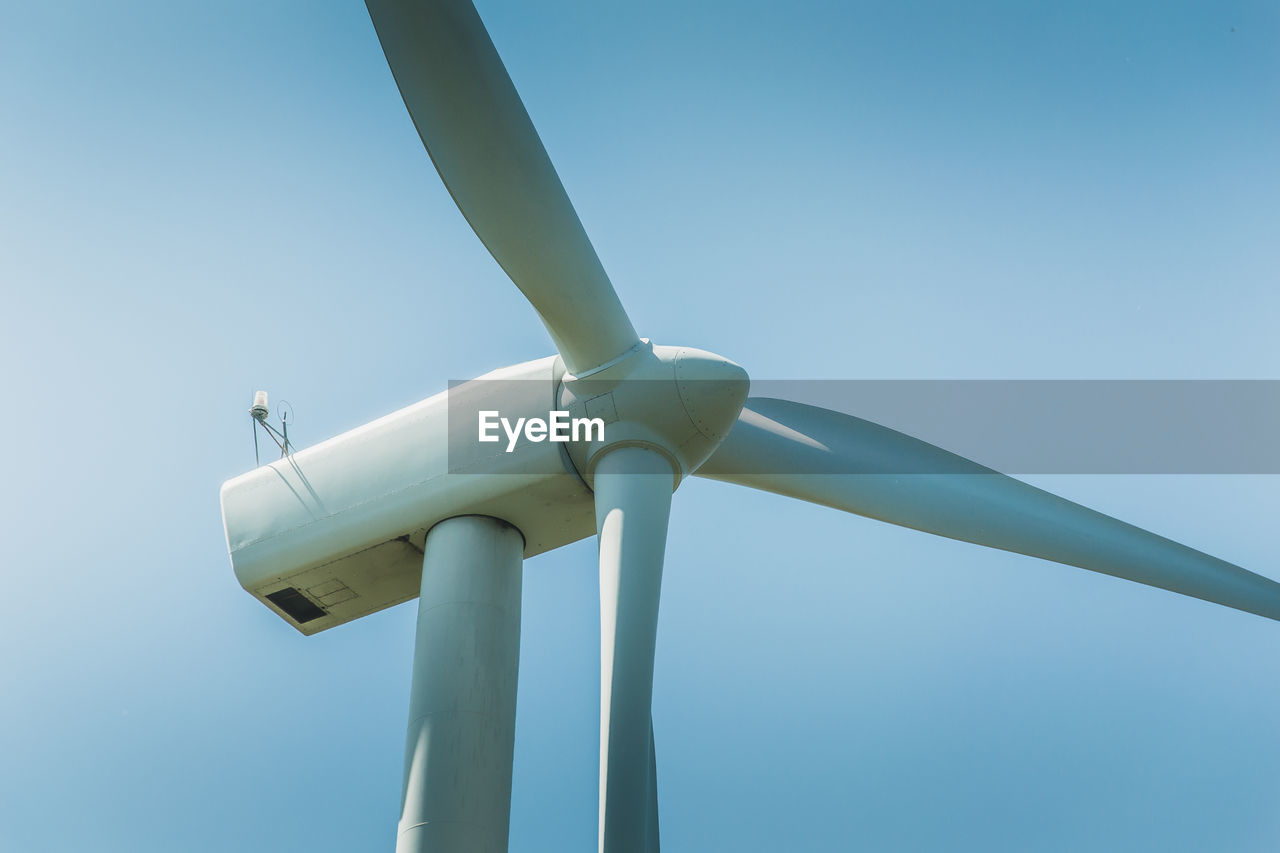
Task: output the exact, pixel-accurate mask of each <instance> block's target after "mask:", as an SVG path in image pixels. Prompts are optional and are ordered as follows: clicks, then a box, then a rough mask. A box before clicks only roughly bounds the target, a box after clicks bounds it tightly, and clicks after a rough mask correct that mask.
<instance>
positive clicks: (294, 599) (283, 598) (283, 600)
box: [267, 586, 327, 625]
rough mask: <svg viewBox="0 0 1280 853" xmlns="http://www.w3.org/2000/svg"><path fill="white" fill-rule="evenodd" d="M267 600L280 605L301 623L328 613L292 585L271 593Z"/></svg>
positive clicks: (286, 613) (295, 620) (288, 614)
mask: <svg viewBox="0 0 1280 853" xmlns="http://www.w3.org/2000/svg"><path fill="white" fill-rule="evenodd" d="M267 601H270V602H271V603H272V604H274V605H275V606H276V607H279V608H280V609H281V610H283V611H284V612H285V615H287V616H288V617H289V618H290V619H292V620H293V621H294V622H297V623H298V624H299V625H302V624H304V623H306V622H310V621H311V620H313V619H319V618H320V617H321V616H325V615H327V614H326V613H325V612H324V611H323V610H321V609H320V608H319V607H318V606H317V605H316V603H315V602H314V601H312V600H311V599H309V598H307V597H306V596H305V595H303V594H302V593H301V592H300V591H299V590H296V589H294V588H293V587H291V586H287V587H285V588H284V589H282V590H280V591H279V592H273V593H271V594H270V595H268V596H267Z"/></svg>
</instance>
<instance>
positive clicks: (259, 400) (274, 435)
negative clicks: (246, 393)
mask: <svg viewBox="0 0 1280 853" xmlns="http://www.w3.org/2000/svg"><path fill="white" fill-rule="evenodd" d="M276 413H277V415H279V417H280V429H276V428H275V427H273V426H272V425H271V424H269V423H267V417H268V416H269V415H270V414H271V407H270V406H268V405H267V392H266V391H255V392H253V405H252V406H250V407H249V417H250V418H251V419H252V420H253V463H254V465H255V466H260V465H262V457H261V455H260V454H259V452H258V428H259V427H261V428H262V429H264V430H266V433H267V435H268V436H270V438H271V440H272V441H274V442H275V443H276V446H277V447H279V448H280V458H281V459H283V458H284V457H286V456H288V455H289V451H290V450H291V449H292V446H291V445H290V444H289V416H290V415H291V414H293V406H291V405H290V404H289V401H288V400H281V401H280V405H279V407H278V409H277V412H276Z"/></svg>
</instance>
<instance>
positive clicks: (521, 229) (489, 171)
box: [366, 0, 638, 374]
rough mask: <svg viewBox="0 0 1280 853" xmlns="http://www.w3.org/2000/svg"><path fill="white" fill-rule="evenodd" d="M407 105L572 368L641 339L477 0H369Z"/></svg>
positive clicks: (458, 197) (452, 185) (470, 216)
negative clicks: (482, 16) (473, 3)
mask: <svg viewBox="0 0 1280 853" xmlns="http://www.w3.org/2000/svg"><path fill="white" fill-rule="evenodd" d="M366 5H367V6H368V8H369V16H370V17H371V18H372V19H373V26H374V29H375V30H376V31H377V33H378V39H379V41H381V42H382V49H383V52H384V53H385V54H386V57H387V63H388V64H389V65H390V66H391V72H392V74H393V75H394V76H395V80H396V84H397V85H398V86H399V87H400V94H401V96H403V98H404V102H405V106H407V107H408V108H409V114H410V116H412V118H413V123H414V125H415V126H416V127H417V129H418V135H419V136H421V137H422V142H423V144H425V145H426V147H427V151H428V153H429V154H430V155H431V160H432V162H434V163H435V166H436V170H437V171H438V172H439V173H440V177H441V179H442V180H443V181H444V183H445V186H446V187H448V189H449V192H450V193H451V194H452V195H453V200H454V201H455V202H456V203H457V205H458V208H459V209H460V210H461V211H462V214H463V216H465V217H466V219H467V222H469V223H470V224H471V227H472V229H473V230H474V231H475V232H476V235H477V236H478V237H479V238H480V240H481V242H483V243H484V245H485V247H486V248H487V249H488V250H489V252H490V253H491V254H492V255H493V257H494V259H495V260H496V261H497V262H498V264H499V266H501V267H502V269H503V270H504V271H505V272H506V273H507V275H509V276H510V277H511V280H512V281H514V282H515V284H516V286H517V287H519V288H520V290H521V292H523V293H524V295H525V297H526V298H527V299H528V300H529V301H530V302H531V303H532V304H533V307H534V309H535V310H536V311H537V312H538V315H539V316H540V317H541V318H542V322H543V323H544V324H545V325H546V327H547V331H549V332H550V333H551V337H552V339H553V340H554V341H555V344H556V348H557V349H559V351H560V354H561V355H562V356H563V357H564V361H565V365H566V366H567V367H568V369H569V371H570V372H571V373H575V374H577V373H581V372H584V371H586V370H589V369H590V368H593V367H596V366H598V365H601V364H604V363H606V362H608V361H610V360H612V359H614V358H616V357H617V356H618V355H620V354H621V353H623V352H626V351H627V350H628V349H630V348H631V347H633V346H635V344H636V343H637V341H638V338H637V336H636V332H635V329H634V328H633V327H632V325H631V320H630V319H628V317H627V314H626V311H624V310H623V308H622V303H621V302H620V301H619V300H618V295H617V293H615V292H614V290H613V285H612V284H611V283H610V282H609V277H608V276H607V275H606V274H605V271H604V267H603V266H602V265H601V263H600V259H599V258H598V257H597V256H596V252H595V249H594V248H593V247H592V245H591V241H590V240H589V239H587V234H586V231H584V230H583V227H582V223H581V222H580V221H579V220H578V214H577V213H576V212H574V209H573V205H572V204H571V203H570V202H569V196H568V195H567V194H566V193H565V190H564V187H563V186H562V185H561V183H560V178H559V176H558V175H556V170H555V167H554V166H552V165H551V159H550V158H549V157H548V156H547V152H546V150H545V149H544V148H543V146H542V141H541V140H540V139H539V138H538V133H537V131H536V130H534V128H533V122H531V121H530V120H529V115H528V113H527V112H525V108H524V104H523V103H522V102H521V101H520V96H519V95H518V94H517V93H516V88H515V85H514V84H513V83H512V82H511V78H510V77H509V76H508V75H507V70H506V68H505V67H503V64H502V60H501V59H500V58H499V57H498V53H497V51H496V50H495V49H494V46H493V42H492V41H490V39H489V34H488V32H487V31H486V30H485V28H484V24H483V23H482V22H481V20H480V16H479V15H478V14H477V13H476V10H475V7H474V6H473V5H472V4H471V3H470V2H469V0H367V2H366Z"/></svg>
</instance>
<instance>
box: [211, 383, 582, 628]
mask: <svg viewBox="0 0 1280 853" xmlns="http://www.w3.org/2000/svg"><path fill="white" fill-rule="evenodd" d="M562 372H563V367H562V366H561V363H560V362H559V360H558V359H557V358H555V357H551V358H545V359H541V360H539V361H532V362H527V363H525V364H520V365H516V366H513V367H509V368H504V369H502V370H498V371H494V372H493V373H489V374H486V375H485V376H482V377H480V378H479V379H476V380H472V381H471V382H467V383H463V384H461V385H458V386H455V387H453V388H451V389H450V390H449V391H447V392H445V393H442V394H437V395H436V396H434V397H430V398H428V399H426V400H423V401H422V402H420V403H415V404H414V405H412V406H409V407H408V408H405V409H401V410H400V411H398V412H395V413H393V414H390V415H387V416H386V417H384V418H381V419H379V420H376V421H373V422H372V423H369V424H366V425H365V426H362V427H359V428H357V429H353V430H351V431H350V432H346V433H343V434H342V435H339V436H337V437H335V438H332V439H329V440H328V441H325V442H322V443H320V444H317V445H315V446H314V447H309V448H307V449H305V450H300V451H297V452H295V453H293V454H291V455H289V456H287V457H285V458H283V459H280V460H279V461H276V462H272V463H271V464H269V465H264V466H262V467H260V468H257V469H255V470H253V471H250V472H249V473H247V474H243V475H241V476H239V477H236V478H234V479H232V480H228V481H227V482H226V483H224V484H223V486H222V494H221V497H222V519H223V525H224V527H225V529H226V534H227V548H228V550H229V551H230V553H231V563H232V566H233V568H234V569H235V573H236V578H237V579H238V580H239V581H240V584H241V586H243V587H244V588H245V589H246V590H248V591H249V592H251V593H252V594H253V595H255V596H256V597H257V598H258V599H260V600H261V601H262V602H263V603H264V604H267V605H268V606H269V607H271V608H272V609H274V610H275V611H277V612H278V613H280V615H282V616H284V617H285V618H286V621H289V623H290V624H292V625H294V626H295V627H296V628H297V629H298V630H299V631H301V632H302V633H304V634H314V633H317V632H319V631H323V630H325V629H327V628H332V627H333V626H335V625H340V624H342V623H343V622H349V621H351V620H352V619H357V618H359V617H361V616H365V615H367V614H369V613H373V612H374V611H377V610H381V609H383V608H385V607H390V606H392V605H394V604H399V603H400V602H402V601H407V600H409V599H411V598H413V597H414V596H416V595H417V594H418V589H419V583H420V579H421V571H422V543H423V541H424V539H425V537H426V533H427V530H428V529H430V528H431V527H432V526H433V525H434V524H436V523H437V522H439V521H443V520H444V519H446V518H450V517H453V516H457V515H487V516H492V517H494V518H500V519H502V520H504V521H507V522H509V523H510V524H512V525H514V526H515V527H516V528H517V529H519V530H520V532H521V534H522V535H523V536H524V540H525V550H524V555H525V556H526V557H531V556H533V555H535V554H540V553H542V552H544V551H549V550H551V549H553V548H558V547H560V546H561V545H566V544H568V543H570V542H575V541H577V540H579V539H583V538H585V537H587V536H591V535H593V534H594V533H595V518H594V513H593V506H592V495H591V491H590V490H589V489H588V488H587V487H586V485H585V484H584V483H583V481H582V479H581V478H580V477H579V476H578V474H577V473H576V471H575V469H574V467H573V465H572V463H571V462H570V461H569V457H568V455H567V453H566V451H565V445H563V444H558V443H552V442H530V441H527V440H521V441H520V442H518V443H517V444H516V446H515V448H514V449H513V450H512V451H511V452H507V451H506V442H505V441H504V442H498V443H493V444H481V443H479V442H477V441H476V429H477V420H478V412H479V411H481V410H486V409H496V410H499V411H501V412H502V413H503V414H504V415H508V416H511V417H540V418H546V417H547V415H548V412H549V411H551V410H553V409H555V407H556V405H555V404H556V388H557V384H558V382H559V378H560V375H561V374H562Z"/></svg>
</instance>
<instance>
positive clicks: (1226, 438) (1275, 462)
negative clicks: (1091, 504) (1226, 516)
mask: <svg viewBox="0 0 1280 853" xmlns="http://www.w3.org/2000/svg"><path fill="white" fill-rule="evenodd" d="M623 384H624V385H625V383H623ZM478 386H483V387H478ZM463 388H466V393H465V394H461V393H459V394H457V395H456V396H457V400H458V402H457V403H456V404H455V402H454V400H455V392H458V391H460V390H461V389H463ZM615 393H625V389H622V390H619V391H617V392H615ZM751 398H776V399H782V400H790V401H794V402H798V403H803V404H806V405H810V406H815V407H820V408H824V409H829V410H832V411H835V412H840V413H842V414H844V415H848V416H850V417H852V418H857V419H862V420H865V421H870V422H872V423H874V424H878V425H880V426H883V427H887V428H888V429H891V430H895V431H898V432H901V433H904V434H906V435H908V436H911V437H914V438H917V439H920V440H922V441H925V442H928V443H930V444H933V445H936V446H937V447H940V448H942V449H944V450H947V451H950V452H951V453H954V454H958V455H959V456H963V457H965V458H967V459H971V460H973V461H975V462H978V463H980V464H982V465H985V466H987V467H989V468H992V469H994V470H997V471H1001V472H1004V473H1008V474H1278V473H1280V447H1278V446H1277V440H1278V439H1280V380H828V379H822V380H815V379H788V380H755V381H753V382H752V383H751ZM506 400H511V401H513V404H512V405H511V406H509V407H506V408H509V409H510V411H511V412H512V413H513V414H516V415H520V416H526V415H527V414H528V412H530V411H532V410H534V409H538V410H539V411H541V410H542V409H545V410H546V411H545V412H543V414H542V416H543V417H546V416H547V415H548V414H549V413H550V411H552V410H553V408H554V403H555V390H554V388H553V386H552V383H550V382H542V381H532V380H473V381H471V382H468V383H465V384H463V383H456V384H451V389H450V412H449V419H450V429H449V436H450V438H449V441H450V448H449V452H450V460H451V469H454V465H453V460H454V459H457V460H467V461H468V462H469V463H470V462H473V461H474V460H475V459H476V458H477V456H490V455H492V454H494V453H501V452H504V450H505V447H506V440H505V439H504V440H503V442H502V443H488V444H484V445H481V444H479V443H478V442H477V429H476V419H477V401H484V403H483V405H484V407H488V408H492V409H498V410H501V409H503V408H504V406H503V401H506ZM542 401H545V402H542ZM750 407H751V402H750V401H748V409H750ZM503 414H504V415H505V414H507V412H504V413H503ZM784 426H785V425H784ZM605 433H606V437H607V435H608V429H607V427H606V430H605ZM523 441H524V439H523V438H521V439H519V440H518V441H517V447H516V449H517V450H519V449H520V447H521V446H522V445H521V444H520V442H523ZM753 464H757V465H758V466H759V471H757V472H756V473H760V474H770V473H787V472H786V471H784V470H782V469H781V468H780V467H778V466H779V465H780V464H781V463H778V462H776V461H774V460H771V459H769V458H764V459H760V460H757V461H754V462H753ZM831 465H832V468H831V470H829V471H828V470H824V471H822V472H821V473H829V474H860V473H861V474H865V473H876V474H895V473H902V474H920V473H926V474H928V473H950V472H953V471H955V468H954V467H953V466H952V465H951V464H950V463H946V464H943V463H937V466H936V470H935V467H934V463H932V462H930V461H929V460H928V459H925V460H913V461H912V462H911V463H910V464H907V465H904V467H905V468H908V469H909V470H902V471H888V470H876V471H874V472H872V471H868V470H866V468H865V467H862V465H863V463H861V462H858V461H847V462H842V461H840V460H837V459H834V458H833V460H832V462H831ZM466 467H468V468H471V467H472V466H471V465H470V464H468V465H467V466H466ZM473 470H474V469H473ZM813 473H818V472H813Z"/></svg>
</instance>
